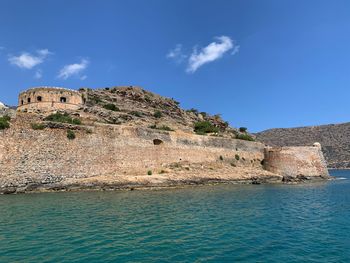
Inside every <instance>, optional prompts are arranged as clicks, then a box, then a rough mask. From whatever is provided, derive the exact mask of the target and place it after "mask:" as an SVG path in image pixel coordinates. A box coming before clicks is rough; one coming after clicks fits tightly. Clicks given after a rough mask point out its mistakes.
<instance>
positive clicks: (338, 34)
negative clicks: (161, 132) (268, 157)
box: [0, 0, 350, 132]
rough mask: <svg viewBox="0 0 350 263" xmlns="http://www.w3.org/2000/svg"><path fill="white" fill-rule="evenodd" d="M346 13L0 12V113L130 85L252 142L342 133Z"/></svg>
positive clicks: (0, 4) (334, 9)
mask: <svg viewBox="0 0 350 263" xmlns="http://www.w3.org/2000/svg"><path fill="white" fill-rule="evenodd" d="M349 12H350V1H334V0H333V1H322V0H317V1H313V0H308V1H304V0H293V1H289V0H282V1H281V0H275V1H269V0H264V1H260V0H248V1H247V0H242V1H234V0H231V1H229V0H215V1H214V0H212V1H204V0H176V1H175V0H173V1H170V0H138V1H135V0H128V1H117V0H113V1H107V0H99V1H97V0H96V1H94V0H89V1H78V0H75V1H71V0H69V1H68V0H65V1H64V0H63V1H54V0H51V1H46V0H45V1H41V0H31V1H28V0H25V1H24V0H23V1H17V0H0V101H2V102H4V103H6V104H10V105H16V104H17V94H18V93H19V92H20V91H21V90H24V89H27V88H29V87H31V86H40V85H47V86H63V87H67V88H75V89H77V88H80V87H93V88H97V87H107V86H118V85H139V86H142V87H144V88H145V89H148V90H150V91H153V92H156V93H159V94H161V95H164V96H168V97H173V98H175V99H176V100H178V101H180V102H181V105H182V107H184V108H192V107H194V108H197V109H199V110H200V111H207V112H209V113H212V114H216V113H221V114H222V116H223V118H224V119H226V120H228V121H229V122H230V124H231V125H232V126H235V127H239V126H246V127H248V128H249V130H250V131H254V132H255V131H260V130H264V129H268V128H274V127H295V126H304V125H318V124H327V123H337V122H348V121H350V117H349V114H348V113H349V106H348V105H349V103H348V100H349V95H350V74H349V73H350V72H349V71H350V16H349Z"/></svg>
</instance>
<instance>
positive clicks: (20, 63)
mask: <svg viewBox="0 0 350 263" xmlns="http://www.w3.org/2000/svg"><path fill="white" fill-rule="evenodd" d="M51 54H52V53H51V52H50V51H49V50H48V49H40V50H37V51H36V54H35V55H33V54H31V53H28V52H22V53H21V54H20V55H18V56H10V57H9V59H8V61H9V62H10V63H11V64H12V65H15V66H17V67H19V68H23V69H32V68H34V67H35V66H37V65H39V64H42V63H43V62H44V61H45V60H46V58H47V57H48V56H49V55H51Z"/></svg>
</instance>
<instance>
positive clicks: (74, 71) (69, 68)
mask: <svg viewBox="0 0 350 263" xmlns="http://www.w3.org/2000/svg"><path fill="white" fill-rule="evenodd" d="M88 65H89V61H88V60H87V59H82V60H81V62H80V63H75V64H70V65H65V66H64V67H63V68H62V69H61V70H60V72H59V73H58V76H57V77H58V78H60V79H67V78H69V77H71V76H78V77H79V76H80V73H82V72H83V71H84V70H85V69H86V68H87V67H88ZM86 78H87V76H86V75H84V76H80V79H82V80H84V79H86Z"/></svg>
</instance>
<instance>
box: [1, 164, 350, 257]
mask: <svg viewBox="0 0 350 263" xmlns="http://www.w3.org/2000/svg"><path fill="white" fill-rule="evenodd" d="M331 174H332V175H334V176H337V177H338V178H339V179H338V180H335V181H329V182H324V183H310V184H302V185H216V186H200V187H187V188H183V189H172V190H143V191H115V192H71V193H68V192H67V193H44V194H25V195H3V196H0V262H350V171H331Z"/></svg>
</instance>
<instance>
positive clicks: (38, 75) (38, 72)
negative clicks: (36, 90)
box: [34, 69, 43, 79]
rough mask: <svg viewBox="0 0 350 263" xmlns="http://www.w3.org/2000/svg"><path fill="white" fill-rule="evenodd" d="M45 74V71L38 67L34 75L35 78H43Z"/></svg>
mask: <svg viewBox="0 0 350 263" xmlns="http://www.w3.org/2000/svg"><path fill="white" fill-rule="evenodd" d="M42 76H43V72H42V70H41V69H38V70H37V71H36V72H35V75H34V78H35V79H41V78H42Z"/></svg>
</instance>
